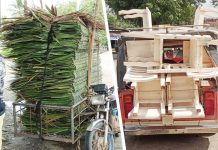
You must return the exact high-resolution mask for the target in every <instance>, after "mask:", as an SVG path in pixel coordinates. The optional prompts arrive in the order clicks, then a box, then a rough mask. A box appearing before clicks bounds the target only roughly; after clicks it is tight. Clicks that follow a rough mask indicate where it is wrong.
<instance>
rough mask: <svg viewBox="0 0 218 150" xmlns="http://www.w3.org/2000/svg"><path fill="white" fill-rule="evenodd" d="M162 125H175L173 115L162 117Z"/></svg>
mask: <svg viewBox="0 0 218 150" xmlns="http://www.w3.org/2000/svg"><path fill="white" fill-rule="evenodd" d="M162 123H163V124H164V125H173V117H172V115H162Z"/></svg>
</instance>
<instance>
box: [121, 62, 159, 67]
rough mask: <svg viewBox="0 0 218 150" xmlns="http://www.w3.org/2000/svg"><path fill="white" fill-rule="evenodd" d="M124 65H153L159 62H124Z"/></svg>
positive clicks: (157, 64)
mask: <svg viewBox="0 0 218 150" xmlns="http://www.w3.org/2000/svg"><path fill="white" fill-rule="evenodd" d="M124 65H125V66H127V67H132V66H135V67H153V66H160V63H159V62H124Z"/></svg>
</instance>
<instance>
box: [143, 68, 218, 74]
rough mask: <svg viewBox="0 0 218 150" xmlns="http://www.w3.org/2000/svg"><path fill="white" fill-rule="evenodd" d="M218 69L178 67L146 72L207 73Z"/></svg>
mask: <svg viewBox="0 0 218 150" xmlns="http://www.w3.org/2000/svg"><path fill="white" fill-rule="evenodd" d="M214 71H218V68H217V67H216V68H215V67H214V68H179V69H152V70H147V73H187V72H199V73H207V72H214Z"/></svg>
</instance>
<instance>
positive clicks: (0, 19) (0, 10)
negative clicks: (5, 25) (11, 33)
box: [0, 0, 2, 26]
mask: <svg viewBox="0 0 218 150" xmlns="http://www.w3.org/2000/svg"><path fill="white" fill-rule="evenodd" d="M1 2H2V0H0V26H1V24H2V13H1V12H2V4H1Z"/></svg>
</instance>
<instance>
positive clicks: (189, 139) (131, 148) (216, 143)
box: [126, 134, 218, 150]
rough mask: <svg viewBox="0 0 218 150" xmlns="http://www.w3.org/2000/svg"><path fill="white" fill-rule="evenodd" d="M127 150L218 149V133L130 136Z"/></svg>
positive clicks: (127, 139) (127, 138) (127, 141)
mask: <svg viewBox="0 0 218 150" xmlns="http://www.w3.org/2000/svg"><path fill="white" fill-rule="evenodd" d="M126 147H127V150H218V134H215V135H213V136H210V137H206V136H199V135H156V136H153V135H152V136H128V137H126Z"/></svg>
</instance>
